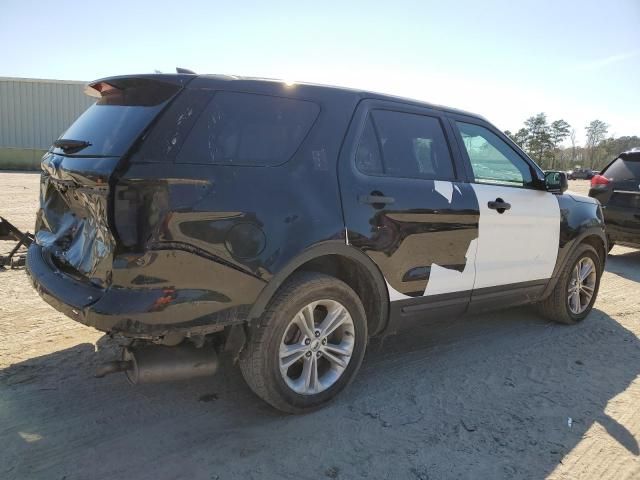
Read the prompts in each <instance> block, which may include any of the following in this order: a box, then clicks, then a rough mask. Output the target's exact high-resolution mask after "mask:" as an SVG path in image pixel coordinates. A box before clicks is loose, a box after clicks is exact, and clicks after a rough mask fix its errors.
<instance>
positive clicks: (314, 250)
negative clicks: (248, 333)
mask: <svg viewBox="0 0 640 480" xmlns="http://www.w3.org/2000/svg"><path fill="white" fill-rule="evenodd" d="M299 271H314V272H319V273H324V274H327V275H331V276H333V277H335V278H338V279H340V280H342V281H343V282H345V283H346V284H347V285H349V286H350V287H351V288H352V289H353V290H354V291H355V292H356V294H357V295H358V297H360V300H361V301H362V304H363V306H364V309H365V312H366V314H367V326H368V330H369V335H370V336H373V335H376V334H379V333H381V332H382V331H383V330H384V328H385V327H386V326H387V324H388V321H389V293H388V291H387V287H386V283H385V281H384V277H383V276H382V273H381V272H380V270H379V269H378V267H377V266H376V265H375V263H373V261H372V260H371V259H370V258H369V257H368V256H367V255H365V254H364V253H363V252H361V251H360V250H358V249H357V248H355V247H352V246H349V245H346V244H345V243H342V242H340V241H327V242H323V243H320V244H317V245H315V246H313V247H310V248H308V249H306V250H305V251H304V252H302V253H301V254H300V255H298V256H297V257H295V258H294V259H293V260H292V261H290V262H289V263H288V264H287V265H286V266H285V267H284V268H283V269H281V270H280V271H279V272H278V273H277V274H276V275H274V276H273V278H272V279H271V280H270V281H269V283H268V284H267V286H266V287H265V288H264V289H263V290H262V292H260V295H259V296H258V298H257V300H256V301H255V302H254V304H253V306H252V307H251V310H250V311H249V315H248V320H249V321H250V322H251V321H252V320H255V319H257V318H259V317H260V316H261V315H262V313H263V312H264V311H265V309H266V308H267V305H268V304H269V302H270V301H271V299H272V298H273V296H274V295H275V294H276V292H277V291H278V289H279V288H280V287H281V286H282V284H283V283H284V282H285V281H286V280H287V279H288V278H289V277H290V276H291V275H293V274H294V273H296V272H299Z"/></svg>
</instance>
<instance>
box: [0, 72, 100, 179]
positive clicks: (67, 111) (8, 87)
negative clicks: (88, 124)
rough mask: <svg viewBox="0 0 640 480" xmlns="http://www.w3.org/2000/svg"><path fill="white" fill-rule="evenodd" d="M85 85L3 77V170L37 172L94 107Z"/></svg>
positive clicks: (0, 135)
mask: <svg viewBox="0 0 640 480" xmlns="http://www.w3.org/2000/svg"><path fill="white" fill-rule="evenodd" d="M85 85H86V82H78V81H71V80H41V79H35V78H10V77H0V169H19V170H33V169H37V168H38V165H39V163H40V158H41V157H42V155H43V153H44V152H45V151H46V150H47V149H48V148H49V146H50V145H51V143H52V142H53V141H54V140H55V139H57V138H58V137H59V136H60V134H61V133H63V132H64V131H65V130H66V129H67V127H68V126H69V125H71V123H72V122H73V121H74V120H75V119H76V118H77V117H78V116H79V115H80V114H81V113H82V112H84V111H85V110H86V109H87V108H88V107H89V106H90V105H91V104H92V103H94V101H95V98H92V97H89V96H87V95H85V94H84V87H85Z"/></svg>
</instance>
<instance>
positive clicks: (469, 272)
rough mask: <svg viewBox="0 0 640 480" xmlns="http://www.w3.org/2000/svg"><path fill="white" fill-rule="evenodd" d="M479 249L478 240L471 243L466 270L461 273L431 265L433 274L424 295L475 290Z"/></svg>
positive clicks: (475, 239) (467, 254)
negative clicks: (476, 261) (476, 260)
mask: <svg viewBox="0 0 640 480" xmlns="http://www.w3.org/2000/svg"><path fill="white" fill-rule="evenodd" d="M477 248H478V239H477V238H474V239H473V240H472V241H471V242H469V248H468V249H467V253H466V255H465V256H466V258H467V262H466V264H465V266H464V270H463V271H462V272H459V271H457V270H453V269H451V268H444V267H441V266H440V265H438V264H435V263H434V264H433V265H431V274H430V275H429V281H428V282H427V287H426V288H425V290H424V295H425V296H427V295H437V294H439V293H449V292H463V291H465V290H471V289H472V288H473V282H474V280H475V276H476V268H475V259H476V251H477Z"/></svg>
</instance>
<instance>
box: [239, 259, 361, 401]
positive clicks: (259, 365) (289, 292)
mask: <svg viewBox="0 0 640 480" xmlns="http://www.w3.org/2000/svg"><path fill="white" fill-rule="evenodd" d="M366 343H367V323H366V317H365V312H364V308H363V306H362V302H361V301H360V299H359V298H358V296H357V295H356V294H355V292H354V291H353V290H352V289H351V288H350V287H349V286H348V285H347V284H345V283H344V282H342V281H340V280H338V279H336V278H333V277H330V276H328V275H323V274H319V273H312V272H304V273H301V274H297V275H295V276H294V277H292V278H291V279H290V280H289V281H287V282H286V283H285V285H283V287H282V288H281V289H280V290H279V291H278V293H277V294H276V296H275V297H274V299H273V300H272V302H271V304H270V305H269V308H268V309H267V310H266V311H265V313H264V314H263V315H262V317H261V318H260V320H259V322H258V324H257V325H255V326H254V327H252V328H251V329H250V332H249V341H248V345H247V349H246V350H245V352H243V355H241V358H240V368H241V370H242V374H243V376H244V378H245V380H246V381H247V383H248V384H249V387H251V389H252V390H253V391H254V392H255V393H256V394H257V395H258V396H259V397H260V398H262V399H263V400H265V401H266V402H267V403H269V404H271V405H272V406H274V407H275V408H277V409H279V410H282V411H284V412H287V413H303V412H306V411H310V410H314V409H316V408H319V407H322V406H323V405H324V404H326V403H327V402H329V401H330V400H332V399H333V398H334V397H335V396H336V395H337V394H338V393H339V392H340V391H342V390H343V389H344V388H345V387H346V386H347V385H348V384H349V383H350V382H351V381H352V380H353V378H354V377H355V375H356V373H357V372H358V369H359V368H360V364H361V363H362V359H363V357H364V352H365V348H366Z"/></svg>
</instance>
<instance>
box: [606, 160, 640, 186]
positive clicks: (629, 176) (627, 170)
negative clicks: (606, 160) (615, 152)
mask: <svg viewBox="0 0 640 480" xmlns="http://www.w3.org/2000/svg"><path fill="white" fill-rule="evenodd" d="M638 157H639V158H638V160H623V159H622V158H618V159H616V160H615V161H614V162H613V163H612V164H611V165H609V168H607V169H606V170H605V171H604V172H602V174H603V175H604V176H605V177H607V178H610V179H612V180H636V179H639V178H640V154H639V155H638Z"/></svg>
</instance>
